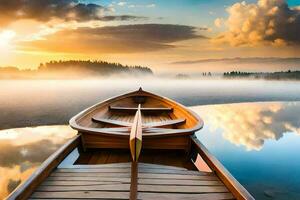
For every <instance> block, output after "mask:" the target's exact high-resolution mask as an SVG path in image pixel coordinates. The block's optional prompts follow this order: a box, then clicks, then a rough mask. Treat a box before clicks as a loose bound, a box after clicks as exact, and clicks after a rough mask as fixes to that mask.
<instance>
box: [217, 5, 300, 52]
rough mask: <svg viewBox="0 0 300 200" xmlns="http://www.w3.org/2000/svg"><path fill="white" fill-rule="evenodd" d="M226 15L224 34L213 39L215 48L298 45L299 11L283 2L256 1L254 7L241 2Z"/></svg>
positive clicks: (228, 10)
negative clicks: (223, 44)
mask: <svg viewBox="0 0 300 200" xmlns="http://www.w3.org/2000/svg"><path fill="white" fill-rule="evenodd" d="M227 12H228V14H229V17H228V19H227V20H226V21H225V24H226V26H227V28H228V31H226V32H224V33H222V34H221V35H220V36H218V37H217V38H215V39H213V41H214V42H216V43H218V44H219V43H229V44H230V45H232V46H243V45H245V46H255V45H260V44H272V45H274V46H284V45H290V44H299V43H300V37H299V35H300V28H299V27H300V10H299V9H292V8H289V7H288V5H287V3H286V2H285V1H284V0H258V2H257V3H256V4H255V3H249V4H247V3H246V2H245V1H243V2H241V3H235V4H234V5H232V6H231V7H229V8H228V9H227ZM217 22H218V21H217ZM217 24H219V23H217Z"/></svg>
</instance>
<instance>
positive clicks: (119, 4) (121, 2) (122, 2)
mask: <svg viewBox="0 0 300 200" xmlns="http://www.w3.org/2000/svg"><path fill="white" fill-rule="evenodd" d="M126 4H127V2H125V1H120V2H119V3H117V5H118V6H125V5H126Z"/></svg>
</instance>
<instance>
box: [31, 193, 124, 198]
mask: <svg viewBox="0 0 300 200" xmlns="http://www.w3.org/2000/svg"><path fill="white" fill-rule="evenodd" d="M74 197H76V199H128V197H129V192H105V191H66V192H35V193H33V195H32V196H31V198H33V199H36V198H45V199H58V198H62V199H74Z"/></svg>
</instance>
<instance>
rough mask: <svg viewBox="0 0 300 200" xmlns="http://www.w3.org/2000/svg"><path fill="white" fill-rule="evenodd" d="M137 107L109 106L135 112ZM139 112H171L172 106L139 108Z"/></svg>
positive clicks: (113, 108) (112, 109)
mask: <svg viewBox="0 0 300 200" xmlns="http://www.w3.org/2000/svg"><path fill="white" fill-rule="evenodd" d="M137 109H138V108H133V107H119V106H109V110H111V111H124V112H130V111H131V112H136V111H137ZM141 112H160V113H161V112H168V113H169V112H173V108H168V107H160V108H141Z"/></svg>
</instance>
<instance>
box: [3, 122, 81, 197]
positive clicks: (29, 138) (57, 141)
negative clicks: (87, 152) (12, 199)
mask: <svg viewBox="0 0 300 200" xmlns="http://www.w3.org/2000/svg"><path fill="white" fill-rule="evenodd" d="M75 134H76V132H75V131H74V130H72V129H71V128H70V127H69V126H39V127H30V128H29V127H28V128H17V129H8V130H1V131H0V199H3V198H5V197H6V196H7V195H8V194H9V193H10V192H11V191H12V190H14V189H15V188H16V187H17V186H18V185H19V184H20V183H21V182H22V181H24V180H26V179H27V178H28V177H29V176H30V175H31V174H32V173H33V172H34V170H35V169H37V168H38V167H39V165H40V164H41V163H42V162H43V161H45V160H46V159H47V158H48V157H49V156H50V155H51V154H52V153H53V152H55V151H56V150H57V149H58V148H59V147H60V146H62V145H63V144H64V143H65V142H66V141H67V140H68V139H69V138H71V137H72V136H74V135H75Z"/></svg>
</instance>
